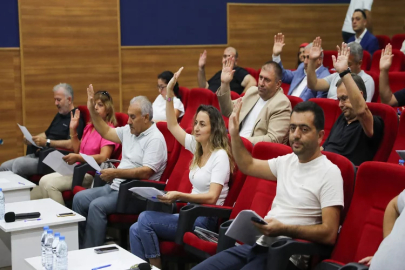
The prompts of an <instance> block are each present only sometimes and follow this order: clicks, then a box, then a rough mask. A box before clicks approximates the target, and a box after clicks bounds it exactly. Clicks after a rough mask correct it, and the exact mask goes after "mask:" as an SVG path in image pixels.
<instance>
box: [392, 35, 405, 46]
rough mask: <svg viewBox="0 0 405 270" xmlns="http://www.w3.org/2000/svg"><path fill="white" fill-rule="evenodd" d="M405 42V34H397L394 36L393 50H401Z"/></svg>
mask: <svg viewBox="0 0 405 270" xmlns="http://www.w3.org/2000/svg"><path fill="white" fill-rule="evenodd" d="M404 40H405V34H396V35H393V36H392V39H391V45H392V48H393V49H396V50H400V49H401V47H402V43H403V42H404Z"/></svg>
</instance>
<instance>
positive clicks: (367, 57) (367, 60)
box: [361, 51, 371, 70]
mask: <svg viewBox="0 0 405 270" xmlns="http://www.w3.org/2000/svg"><path fill="white" fill-rule="evenodd" d="M370 65H371V55H370V53H369V52H368V51H363V62H362V63H361V69H362V70H368V69H369V68H370Z"/></svg>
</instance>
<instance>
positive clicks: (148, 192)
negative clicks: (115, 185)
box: [129, 187, 166, 199]
mask: <svg viewBox="0 0 405 270" xmlns="http://www.w3.org/2000/svg"><path fill="white" fill-rule="evenodd" d="M129 191H131V192H133V193H136V194H138V195H140V196H142V197H144V198H146V199H151V198H156V197H157V196H158V195H165V194H166V193H165V192H164V191H162V190H158V189H157V188H154V187H133V188H130V189H129Z"/></svg>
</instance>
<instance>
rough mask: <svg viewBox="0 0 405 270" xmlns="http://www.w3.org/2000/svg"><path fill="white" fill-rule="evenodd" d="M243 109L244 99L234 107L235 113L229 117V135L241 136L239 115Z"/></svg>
mask: <svg viewBox="0 0 405 270" xmlns="http://www.w3.org/2000/svg"><path fill="white" fill-rule="evenodd" d="M241 108H242V98H238V99H237V100H236V102H235V104H234V106H233V111H232V114H231V116H230V117H229V134H230V135H231V136H238V134H239V114H240V110H241Z"/></svg>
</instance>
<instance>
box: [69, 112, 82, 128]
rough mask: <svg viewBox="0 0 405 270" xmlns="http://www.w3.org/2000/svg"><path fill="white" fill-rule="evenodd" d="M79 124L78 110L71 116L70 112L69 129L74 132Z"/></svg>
mask: <svg viewBox="0 0 405 270" xmlns="http://www.w3.org/2000/svg"><path fill="white" fill-rule="evenodd" d="M79 122H80V111H79V110H78V109H76V110H75V114H74V115H73V112H70V124H69V128H70V130H71V131H74V132H76V129H77V127H78V126H79Z"/></svg>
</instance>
